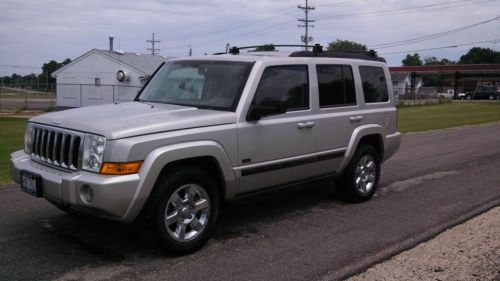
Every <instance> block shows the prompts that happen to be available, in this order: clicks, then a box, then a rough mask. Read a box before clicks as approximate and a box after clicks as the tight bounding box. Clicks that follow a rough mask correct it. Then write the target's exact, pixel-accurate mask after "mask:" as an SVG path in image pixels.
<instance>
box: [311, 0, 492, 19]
mask: <svg viewBox="0 0 500 281" xmlns="http://www.w3.org/2000/svg"><path fill="white" fill-rule="evenodd" d="M493 1H496V0H486V1H479V3H484V2H493ZM470 3H471V1H470V0H458V1H450V2H444V3H436V4H427V5H420V6H412V7H406V8H400V9H391V10H381V11H374V12H367V13H352V14H343V15H335V16H324V17H318V19H322V20H326V21H328V20H341V19H346V18H352V17H359V16H373V15H377V16H378V15H380V16H382V15H389V14H402V13H414V12H420V11H422V10H426V11H427V10H432V9H443V8H451V7H458V6H461V5H464V4H470Z"/></svg>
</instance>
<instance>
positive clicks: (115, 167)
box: [101, 161, 142, 175]
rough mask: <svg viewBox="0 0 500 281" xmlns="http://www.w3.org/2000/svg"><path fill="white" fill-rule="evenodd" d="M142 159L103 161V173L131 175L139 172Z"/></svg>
mask: <svg viewBox="0 0 500 281" xmlns="http://www.w3.org/2000/svg"><path fill="white" fill-rule="evenodd" d="M141 165H142V161H135V162H127V163H103V164H102V168H101V174H103V175H130V174H135V173H137V172H139V169H140V168H141Z"/></svg>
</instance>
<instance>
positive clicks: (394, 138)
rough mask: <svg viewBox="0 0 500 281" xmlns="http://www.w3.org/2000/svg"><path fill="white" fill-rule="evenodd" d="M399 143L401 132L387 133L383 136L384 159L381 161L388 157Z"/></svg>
mask: <svg viewBox="0 0 500 281" xmlns="http://www.w3.org/2000/svg"><path fill="white" fill-rule="evenodd" d="M400 145H401V133H399V132H396V133H395V134H392V135H387V136H386V137H385V147H384V159H383V161H385V160H387V159H389V158H390V157H391V156H392V155H394V153H396V152H397V151H398V149H399V146H400Z"/></svg>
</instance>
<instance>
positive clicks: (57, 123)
mask: <svg viewBox="0 0 500 281" xmlns="http://www.w3.org/2000/svg"><path fill="white" fill-rule="evenodd" d="M61 123H62V121H61V120H54V121H52V124H54V125H57V126H59V125H61Z"/></svg>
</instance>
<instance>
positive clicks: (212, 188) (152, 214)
mask: <svg viewBox="0 0 500 281" xmlns="http://www.w3.org/2000/svg"><path fill="white" fill-rule="evenodd" d="M220 200H221V199H220V192H219V190H218V189H217V186H216V183H215V181H214V180H213V178H212V177H211V176H210V175H209V174H207V173H206V172H205V171H203V170H201V169H199V168H196V167H192V166H178V167H175V168H173V169H171V170H169V171H168V172H166V173H162V175H160V177H159V179H158V180H157V183H156V184H155V187H154V189H153V191H152V193H151V194H150V196H149V199H148V201H147V203H146V205H145V207H144V209H143V211H142V213H141V217H140V227H141V232H142V234H143V237H144V238H145V240H146V242H148V243H149V244H152V245H160V246H161V247H162V248H163V249H164V250H165V251H166V252H167V253H168V254H172V255H183V254H188V253H191V252H194V251H196V250H198V249H199V248H201V247H202V246H203V245H204V244H205V243H206V242H207V241H208V239H209V238H210V236H211V235H212V233H213V231H214V229H215V226H216V224H217V219H218V216H219V211H220Z"/></svg>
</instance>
